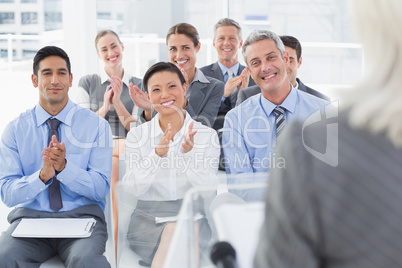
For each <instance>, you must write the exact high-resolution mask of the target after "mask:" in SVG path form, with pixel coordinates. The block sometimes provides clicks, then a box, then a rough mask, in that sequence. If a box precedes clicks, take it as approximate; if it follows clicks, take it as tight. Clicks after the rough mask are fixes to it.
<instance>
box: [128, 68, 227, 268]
mask: <svg viewBox="0 0 402 268" xmlns="http://www.w3.org/2000/svg"><path fill="white" fill-rule="evenodd" d="M143 84H144V88H145V90H146V91H147V93H148V98H149V100H150V102H151V104H152V106H153V107H154V109H155V110H156V111H157V112H158V114H157V115H156V116H155V117H154V118H153V119H152V120H151V121H149V122H146V123H144V124H142V125H139V126H137V127H136V128H134V129H132V130H130V132H129V133H128V135H127V139H126V148H125V155H126V174H125V175H124V177H123V183H124V184H125V188H126V189H129V190H131V191H132V192H133V193H134V194H135V195H136V196H137V198H138V203H137V207H136V209H135V210H134V212H133V215H132V217H131V222H130V225H129V231H128V234H127V238H128V241H129V244H130V247H131V248H132V249H133V250H134V251H135V252H136V253H137V254H138V255H140V257H141V258H142V259H143V261H145V263H148V264H151V263H152V267H160V266H162V265H163V261H164V259H165V257H166V253H167V249H168V245H169V242H170V239H171V236H172V234H173V230H174V227H175V223H174V222H165V223H161V224H156V223H155V217H167V216H176V215H177V214H178V212H179V209H180V205H181V201H182V199H183V197H184V194H185V192H186V191H187V190H188V189H189V188H191V187H192V186H204V185H216V184H217V176H216V174H217V171H218V160H219V153H220V150H219V141H218V136H217V134H216V132H215V130H213V129H212V128H209V127H207V126H204V125H202V124H201V123H199V122H196V121H194V120H193V119H192V118H191V116H190V115H189V114H188V113H187V111H185V110H184V109H183V107H184V106H185V104H186V99H185V95H186V91H187V84H186V83H185V79H184V77H183V75H182V73H181V72H180V70H179V69H178V68H177V67H176V66H175V65H174V64H172V63H167V62H159V63H156V64H154V65H153V66H151V67H150V68H149V69H148V71H147V72H146V74H145V75H144V79H143ZM131 94H137V93H136V92H135V91H134V90H133V89H132V92H131ZM198 225H199V230H200V235H201V238H202V237H207V238H209V237H208V236H209V235H210V230H209V226H208V223H207V220H206V219H205V218H204V219H201V220H200V221H199V222H198Z"/></svg>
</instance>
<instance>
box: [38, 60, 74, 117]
mask: <svg viewBox="0 0 402 268" xmlns="http://www.w3.org/2000/svg"><path fill="white" fill-rule="evenodd" d="M31 78H32V84H33V86H34V87H35V88H36V87H37V88H39V103H40V105H41V106H42V107H43V108H44V109H45V110H46V111H47V112H48V113H49V114H53V112H52V111H54V110H59V111H61V110H62V108H64V106H65V105H66V104H67V102H68V90H69V88H70V87H71V86H72V80H73V75H72V74H70V73H69V72H68V69H67V64H66V61H65V60H64V59H63V58H61V57H58V56H49V57H46V58H44V59H43V60H41V61H40V62H39V68H38V75H35V74H33V75H32V77H31ZM56 114H57V113H56Z"/></svg>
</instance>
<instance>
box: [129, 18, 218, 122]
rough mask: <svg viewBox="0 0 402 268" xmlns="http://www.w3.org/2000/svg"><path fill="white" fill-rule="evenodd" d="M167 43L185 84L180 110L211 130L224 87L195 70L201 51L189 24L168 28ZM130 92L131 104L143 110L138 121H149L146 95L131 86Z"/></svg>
mask: <svg viewBox="0 0 402 268" xmlns="http://www.w3.org/2000/svg"><path fill="white" fill-rule="evenodd" d="M166 44H167V46H168V53H169V59H170V62H171V63H173V64H175V65H176V66H178V67H179V68H180V70H181V71H182V73H183V75H184V77H185V79H186V81H187V84H188V90H187V93H186V101H185V103H184V104H183V105H184V106H183V108H184V109H185V110H186V111H187V112H188V113H189V114H190V116H191V117H192V118H193V119H194V120H195V121H198V122H201V123H202V124H204V125H206V126H209V127H212V126H213V125H214V122H215V119H216V116H217V114H218V110H219V107H220V104H221V101H222V96H223V92H224V87H225V85H224V84H223V82H221V81H219V80H218V79H215V78H212V77H209V76H205V75H204V74H203V73H202V71H201V70H199V69H198V68H196V66H195V64H196V62H197V53H198V51H199V50H200V48H201V42H200V40H199V35H198V31H197V29H196V28H195V27H194V26H192V25H191V24H188V23H179V24H176V25H174V26H172V27H171V28H170V29H169V31H168V33H167V35H166ZM132 92H133V94H132V95H131V96H132V98H133V101H134V102H135V103H136V104H137V105H138V106H139V107H141V108H143V109H144V113H143V114H142V118H141V119H142V120H143V121H149V120H151V118H152V116H154V115H155V113H154V112H153V109H152V106H151V105H150V104H149V102H148V101H147V97H146V95H145V94H144V93H143V92H142V91H141V90H140V89H139V88H138V87H132Z"/></svg>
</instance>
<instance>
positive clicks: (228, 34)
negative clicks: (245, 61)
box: [213, 26, 243, 68]
mask: <svg viewBox="0 0 402 268" xmlns="http://www.w3.org/2000/svg"><path fill="white" fill-rule="evenodd" d="M242 44H243V40H241V38H240V36H239V30H238V29H237V28H236V27H235V26H221V27H219V28H217V29H216V32H215V38H214V41H213V45H214V47H215V48H216V51H217V52H218V58H219V62H220V63H222V64H223V65H225V66H226V64H228V65H230V66H226V67H229V68H230V67H232V66H233V65H235V64H236V63H237V53H238V50H239V48H240V47H241V46H242Z"/></svg>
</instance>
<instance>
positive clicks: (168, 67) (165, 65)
mask: <svg viewBox="0 0 402 268" xmlns="http://www.w3.org/2000/svg"><path fill="white" fill-rule="evenodd" d="M160 72H171V73H175V74H177V76H178V77H179V79H180V82H181V84H182V85H183V84H185V83H186V79H184V76H183V74H182V73H181V71H180V70H179V68H177V66H176V65H174V64H173V63H171V62H162V61H161V62H158V63H155V64H154V65H152V66H151V67H149V69H148V70H147V71H146V73H145V74H144V78H143V79H142V84H143V86H144V90H145V92H148V81H149V79H150V78H151V76H153V75H154V74H156V73H160Z"/></svg>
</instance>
